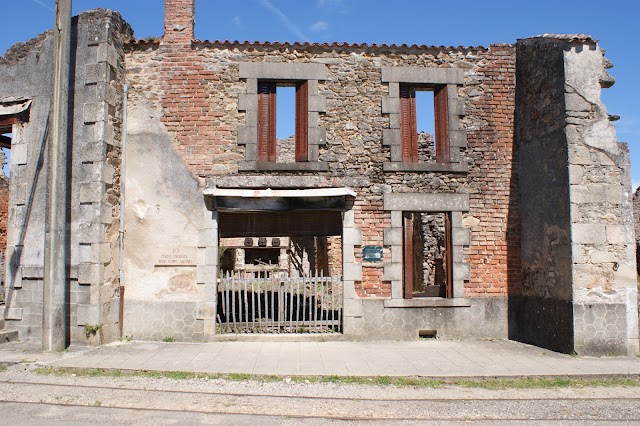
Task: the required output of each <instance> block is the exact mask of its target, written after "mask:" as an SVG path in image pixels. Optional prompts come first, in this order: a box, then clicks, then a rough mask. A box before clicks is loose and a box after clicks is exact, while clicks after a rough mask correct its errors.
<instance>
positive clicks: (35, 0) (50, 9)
mask: <svg viewBox="0 0 640 426" xmlns="http://www.w3.org/2000/svg"><path fill="white" fill-rule="evenodd" d="M32 1H33V2H34V3H35V4H37V5H40V6H42V7H44V8H45V9H47V10H49V11H51V12H55V9H54V8H53V6H51V5H49V4H47V3H45V2H44V1H42V0H32Z"/></svg>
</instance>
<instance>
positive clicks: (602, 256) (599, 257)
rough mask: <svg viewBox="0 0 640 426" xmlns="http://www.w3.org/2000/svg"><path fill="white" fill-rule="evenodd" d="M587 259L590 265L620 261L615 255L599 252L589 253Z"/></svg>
mask: <svg viewBox="0 0 640 426" xmlns="http://www.w3.org/2000/svg"><path fill="white" fill-rule="evenodd" d="M589 259H590V260H591V263H611V262H617V261H619V260H620V259H618V256H617V255H616V254H615V253H611V252H608V251H600V250H596V251H593V252H591V253H590V254H589Z"/></svg>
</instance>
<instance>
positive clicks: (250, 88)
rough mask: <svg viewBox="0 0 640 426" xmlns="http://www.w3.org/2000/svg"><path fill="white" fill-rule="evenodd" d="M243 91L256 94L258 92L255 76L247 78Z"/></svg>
mask: <svg viewBox="0 0 640 426" xmlns="http://www.w3.org/2000/svg"><path fill="white" fill-rule="evenodd" d="M245 93H248V94H252V95H257V94H258V79H257V78H247V86H246V88H245Z"/></svg>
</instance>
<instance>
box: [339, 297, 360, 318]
mask: <svg viewBox="0 0 640 426" xmlns="http://www.w3.org/2000/svg"><path fill="white" fill-rule="evenodd" d="M342 312H343V315H344V316H345V317H361V316H362V300H361V299H345V300H344V306H343V311H342Z"/></svg>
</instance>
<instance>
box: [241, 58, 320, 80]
mask: <svg viewBox="0 0 640 426" xmlns="http://www.w3.org/2000/svg"><path fill="white" fill-rule="evenodd" d="M239 77H240V78H257V79H266V80H326V79H327V73H326V66H325V65H324V64H318V63H304V64H303V63H282V62H279V63H273V62H240V69H239Z"/></svg>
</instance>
